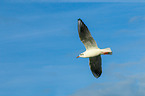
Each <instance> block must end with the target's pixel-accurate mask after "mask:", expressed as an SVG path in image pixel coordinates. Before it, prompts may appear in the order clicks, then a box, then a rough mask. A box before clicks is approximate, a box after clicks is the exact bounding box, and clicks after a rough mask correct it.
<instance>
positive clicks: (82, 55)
mask: <svg viewBox="0 0 145 96" xmlns="http://www.w3.org/2000/svg"><path fill="white" fill-rule="evenodd" d="M79 57H85V55H84V53H81V54H80V55H79V56H78V57H77V58H79Z"/></svg>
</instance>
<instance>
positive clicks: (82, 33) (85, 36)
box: [78, 19, 98, 49]
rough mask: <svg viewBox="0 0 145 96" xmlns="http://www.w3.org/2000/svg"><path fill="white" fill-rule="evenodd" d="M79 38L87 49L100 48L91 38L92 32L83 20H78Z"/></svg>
mask: <svg viewBox="0 0 145 96" xmlns="http://www.w3.org/2000/svg"><path fill="white" fill-rule="evenodd" d="M78 32H79V37H80V40H81V41H82V43H83V44H84V46H85V48H86V49H91V48H98V47H97V44H96V41H95V40H94V39H93V37H92V36H91V33H90V31H89V30H88V28H87V26H86V25H85V24H84V22H83V21H82V20H81V19H78Z"/></svg>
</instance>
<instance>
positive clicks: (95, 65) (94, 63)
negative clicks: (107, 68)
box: [89, 55, 102, 78]
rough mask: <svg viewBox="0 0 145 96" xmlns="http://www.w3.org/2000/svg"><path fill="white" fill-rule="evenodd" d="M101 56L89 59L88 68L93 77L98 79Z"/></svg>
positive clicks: (100, 69)
mask: <svg viewBox="0 0 145 96" xmlns="http://www.w3.org/2000/svg"><path fill="white" fill-rule="evenodd" d="M101 62H102V61H101V56H100V55H99V56H96V57H90V58H89V66H90V69H91V71H92V73H93V75H94V76H95V77H96V78H98V77H100V76H101V74H102V64H101Z"/></svg>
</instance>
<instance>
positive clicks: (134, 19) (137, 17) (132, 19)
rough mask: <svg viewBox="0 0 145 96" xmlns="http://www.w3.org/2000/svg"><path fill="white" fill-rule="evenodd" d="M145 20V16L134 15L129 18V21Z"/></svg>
mask: <svg viewBox="0 0 145 96" xmlns="http://www.w3.org/2000/svg"><path fill="white" fill-rule="evenodd" d="M139 21H140V22H143V21H145V16H134V17H132V18H131V19H130V20H129V23H133V22H139Z"/></svg>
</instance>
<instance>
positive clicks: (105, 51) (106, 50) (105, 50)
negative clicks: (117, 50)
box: [102, 48, 112, 55]
mask: <svg viewBox="0 0 145 96" xmlns="http://www.w3.org/2000/svg"><path fill="white" fill-rule="evenodd" d="M102 54H104V55H105V54H109V55H112V51H111V49H110V48H105V49H102Z"/></svg>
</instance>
